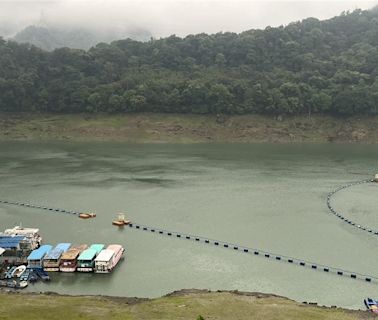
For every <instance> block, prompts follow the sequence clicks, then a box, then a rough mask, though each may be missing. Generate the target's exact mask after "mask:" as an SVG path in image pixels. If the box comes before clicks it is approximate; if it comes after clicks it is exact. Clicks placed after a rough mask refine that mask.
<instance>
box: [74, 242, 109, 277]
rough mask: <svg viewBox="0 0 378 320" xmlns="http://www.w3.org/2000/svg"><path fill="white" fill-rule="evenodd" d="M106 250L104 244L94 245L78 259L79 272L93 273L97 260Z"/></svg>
mask: <svg viewBox="0 0 378 320" xmlns="http://www.w3.org/2000/svg"><path fill="white" fill-rule="evenodd" d="M104 248H105V245H103V244H92V245H91V246H90V247H89V248H88V249H86V250H84V251H83V252H82V253H81V254H80V256H79V257H78V258H77V271H80V272H92V271H93V270H94V267H95V258H96V257H97V255H98V254H99V253H100V252H101V250H103V249H104Z"/></svg>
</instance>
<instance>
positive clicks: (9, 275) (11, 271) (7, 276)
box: [5, 267, 16, 279]
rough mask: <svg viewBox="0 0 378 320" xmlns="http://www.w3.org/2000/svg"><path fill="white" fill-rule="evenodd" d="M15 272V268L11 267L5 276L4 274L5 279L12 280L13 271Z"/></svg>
mask: <svg viewBox="0 0 378 320" xmlns="http://www.w3.org/2000/svg"><path fill="white" fill-rule="evenodd" d="M14 270H16V267H12V268H10V269H9V270H8V271H7V272H6V274H5V279H12V274H13V271H14Z"/></svg>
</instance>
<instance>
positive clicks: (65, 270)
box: [59, 267, 76, 272]
mask: <svg viewBox="0 0 378 320" xmlns="http://www.w3.org/2000/svg"><path fill="white" fill-rule="evenodd" d="M59 270H60V271H62V272H75V271H76V268H68V267H63V268H62V267H61V268H60V269H59Z"/></svg>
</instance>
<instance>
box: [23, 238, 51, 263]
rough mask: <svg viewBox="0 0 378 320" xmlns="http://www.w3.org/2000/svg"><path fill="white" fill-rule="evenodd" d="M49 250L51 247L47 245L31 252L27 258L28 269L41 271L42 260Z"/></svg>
mask: <svg viewBox="0 0 378 320" xmlns="http://www.w3.org/2000/svg"><path fill="white" fill-rule="evenodd" d="M51 250H52V246H50V245H49V244H45V245H42V246H40V247H39V248H38V249H35V250H33V251H32V252H31V253H30V254H29V256H28V258H27V261H28V268H29V269H42V267H43V264H42V262H43V258H44V257H45V255H46V254H47V253H48V252H49V251H51Z"/></svg>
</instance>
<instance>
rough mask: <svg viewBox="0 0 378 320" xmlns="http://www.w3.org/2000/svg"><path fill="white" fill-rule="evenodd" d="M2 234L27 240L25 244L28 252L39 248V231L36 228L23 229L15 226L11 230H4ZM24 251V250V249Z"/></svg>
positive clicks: (40, 240) (40, 241) (40, 238)
mask: <svg viewBox="0 0 378 320" xmlns="http://www.w3.org/2000/svg"><path fill="white" fill-rule="evenodd" d="M4 234H6V235H10V236H23V237H26V238H27V239H28V241H27V243H28V244H29V246H30V248H27V249H30V250H34V249H37V248H39V246H40V245H41V243H42V237H41V236H40V234H39V229H37V228H23V227H20V226H15V227H14V228H12V229H6V230H5V231H4ZM24 249H26V248H24Z"/></svg>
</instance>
